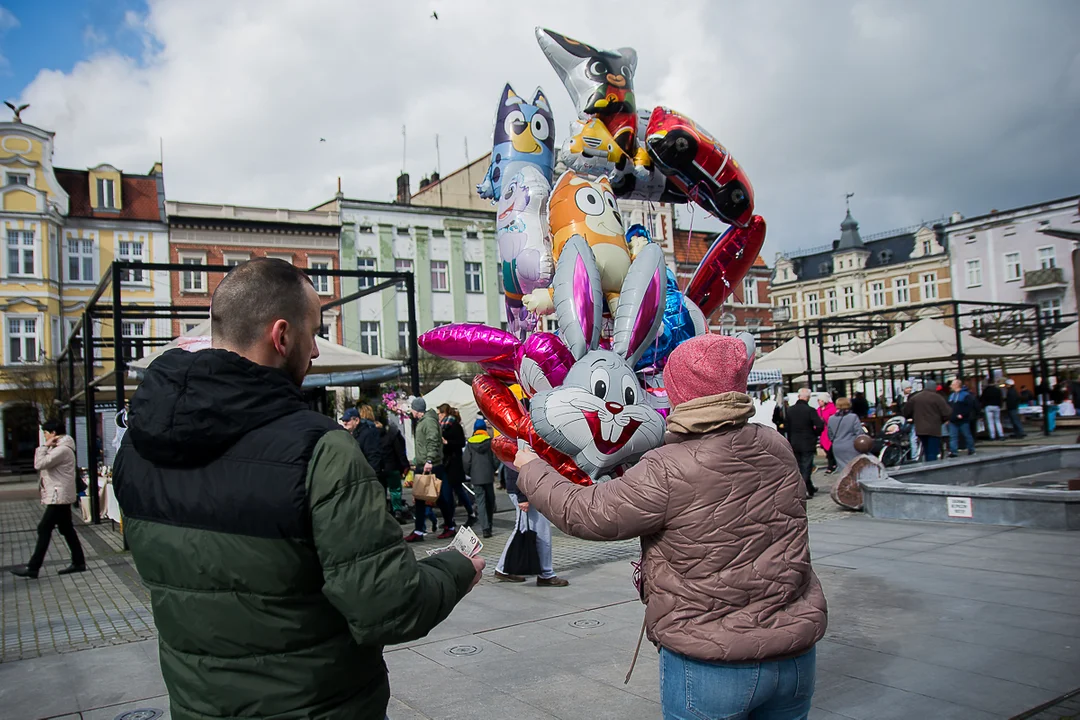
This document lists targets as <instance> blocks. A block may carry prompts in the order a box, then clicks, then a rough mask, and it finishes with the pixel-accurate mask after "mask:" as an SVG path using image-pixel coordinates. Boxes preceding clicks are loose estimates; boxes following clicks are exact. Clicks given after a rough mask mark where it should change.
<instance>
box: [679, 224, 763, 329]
mask: <svg viewBox="0 0 1080 720" xmlns="http://www.w3.org/2000/svg"><path fill="white" fill-rule="evenodd" d="M764 244H765V219H764V218H763V217H761V216H760V215H755V216H753V217H752V218H750V222H749V223H748V224H747V226H746V227H744V228H738V227H731V228H728V231H727V232H725V233H724V234H723V235H721V236H720V237H718V238H717V239H716V242H714V243H713V244H712V247H711V248H709V251H708V252H707V253H705V257H704V258H702V259H701V264H700V265H698V268H697V270H696V271H694V276H693V277H692V278H690V284H689V285H687V286H686V292H685V293H684V294H685V295H686V297H688V298H689V299H690V300H692V301H693V302H694V303H695V304H696V305H697V306H698V307H699V308H701V312H702V313H704V315H705V317H709V316H710V315H712V314H713V313H714V312H716V310H717V308H719V307H720V306H721V305H723V304H724V301H725V300H727V298H728V296H729V295H731V293H732V292H733V291H734V290H735V288H736V287H737V286H738V284H739V282H740V281H741V280H742V279H743V276H744V275H746V273H747V272H749V270H750V268H751V266H753V264H754V260H756V259H757V256H758V253H760V252H761V246H762V245H764Z"/></svg>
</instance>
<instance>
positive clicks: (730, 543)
mask: <svg viewBox="0 0 1080 720" xmlns="http://www.w3.org/2000/svg"><path fill="white" fill-rule="evenodd" d="M753 345H754V341H753V338H752V337H751V336H749V335H745V336H740V337H728V336H724V335H703V336H700V337H696V338H693V339H692V340H688V341H687V342H685V343H683V344H682V345H680V346H679V347H677V348H676V349H675V350H674V351H673V352H672V353H671V355H670V356H669V358H668V363H667V367H666V369H665V370H664V385H665V387H666V389H667V392H668V398H669V399H670V401H671V406H672V408H673V410H672V412H671V414H670V415H669V416H668V420H667V429H668V435H667V438H666V444H665V445H664V446H663V447H660V448H657V449H655V450H651V451H650V452H648V453H646V454H645V456H644V457H643V458H642V459H641V461H640V462H638V463H637V464H636V465H635V466H634V467H632V468H630V469H629V470H628V471H627V472H626V473H625V474H624V475H623V476H622V477H620V478H615V479H612V480H609V481H607V482H605V483H602V484H598V485H591V486H587V487H586V486H582V485H576V484H574V483H572V482H570V481H569V480H567V479H566V478H563V477H561V476H560V475H558V474H557V473H556V472H555V470H553V469H552V468H551V466H550V465H548V464H547V463H545V462H543V461H542V460H539V459H537V457H536V455H535V454H533V453H532V452H531V451H529V450H521V451H519V453H518V456H517V458H516V460H515V464H516V465H517V466H518V467H520V468H521V475H520V477H519V478H518V488H519V489H520V490H521V492H523V493H525V494H526V495H527V496H528V498H529V503H530V506H531V507H533V508H536V509H538V510H539V511H540V512H541V513H543V514H544V515H545V516H546V517H547V518H548V519H550V520H551V521H552V522H553V523H555V524H556V525H557V526H558V527H559V528H560V529H561V530H562V531H563V532H566V533H568V534H570V535H574V536H575V537H580V538H584V539H587V540H623V539H628V538H634V537H640V538H642V548H643V552H642V563H641V568H642V580H641V586H640V587H641V596H642V599H643V600H644V602H645V605H646V610H645V626H646V630H647V632H648V636H649V639H650V640H651V641H652V642H653V643H654V644H656V645H657V646H658V647H659V649H660V678H661V680H660V695H661V704H662V708H663V714H664V717H666V718H683V717H691V716H692V717H709V718H719V717H725V718H726V717H732V718H734V717H738V718H746V717H762V718H764V717H770V718H792V719H795V718H805V717H806V716H807V713H808V712H809V710H810V701H811V698H812V696H813V692H814V674H815V651H814V646H815V644H816V643H817V642H818V640H820V639H821V638H822V636H823V635H824V634H825V628H826V624H827V610H826V603H825V596H824V594H823V593H822V590H821V584H820V583H819V582H818V579H817V576H816V575H815V574H814V571H813V568H812V567H811V565H810V547H809V537H808V531H807V520H806V503H805V497H806V496H805V486H804V484H803V481H802V477H801V475H800V473H799V467H798V465H796V463H795V456H794V454H793V453H792V450H791V447H790V446H789V445H788V443H787V442H786V441H785V440H784V438H783V437H781V436H780V434H779V433H777V432H776V431H775V430H773V429H772V428H767V427H764V426H762V425H756V424H752V423H748V422H747V421H748V420H749V419H750V418H751V417H753V415H754V403H753V401H752V400H751V399H750V397H749V396H748V395H747V394H746V380H747V376H748V375H749V373H750V367H751V365H752V364H753ZM814 419H815V420H817V421H818V422H819V423H820V422H821V420H820V419H819V418H818V416H817V414H816V413H815V414H814ZM819 432H820V429H819Z"/></svg>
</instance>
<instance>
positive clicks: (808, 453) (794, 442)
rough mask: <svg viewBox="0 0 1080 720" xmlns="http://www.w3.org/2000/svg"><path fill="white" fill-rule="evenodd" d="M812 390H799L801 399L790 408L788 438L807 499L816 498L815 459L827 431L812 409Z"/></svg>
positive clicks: (819, 417)
mask: <svg viewBox="0 0 1080 720" xmlns="http://www.w3.org/2000/svg"><path fill="white" fill-rule="evenodd" d="M809 401H810V388H801V389H800V390H799V399H798V400H796V401H795V404H794V405H792V406H791V407H789V408H788V413H787V415H788V416H787V436H788V442H789V443H790V444H791V450H792V452H794V453H795V460H796V462H798V464H799V472H800V473H801V474H802V479H803V483H805V485H806V495H807V497H814V493H816V492H817V487H816V486H815V485H814V481H813V480H812V476H813V474H814V458H815V457H817V446H818V440H819V439H820V438H821V433H822V432H823V431H824V430H825V423H823V422H822V421H821V416H820V415H818V414H817V411H816V410H814V408H812V407H810V402H809Z"/></svg>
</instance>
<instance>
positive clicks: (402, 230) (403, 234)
mask: <svg viewBox="0 0 1080 720" xmlns="http://www.w3.org/2000/svg"><path fill="white" fill-rule="evenodd" d="M397 234H398V235H400V236H401V237H409V228H407V227H399V228H398V229H397Z"/></svg>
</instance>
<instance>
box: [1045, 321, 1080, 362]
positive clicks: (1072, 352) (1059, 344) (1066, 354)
mask: <svg viewBox="0 0 1080 720" xmlns="http://www.w3.org/2000/svg"><path fill="white" fill-rule="evenodd" d="M1078 330H1080V323H1073V324H1072V325H1069V326H1068V327H1067V328H1064V329H1063V330H1058V331H1057V332H1056V333H1054V334H1053V335H1051V336H1050V339H1049V340H1047V341H1046V353H1045V354H1046V359H1047V360H1064V359H1066V358H1080V337H1078V336H1077V332H1078Z"/></svg>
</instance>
